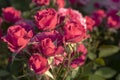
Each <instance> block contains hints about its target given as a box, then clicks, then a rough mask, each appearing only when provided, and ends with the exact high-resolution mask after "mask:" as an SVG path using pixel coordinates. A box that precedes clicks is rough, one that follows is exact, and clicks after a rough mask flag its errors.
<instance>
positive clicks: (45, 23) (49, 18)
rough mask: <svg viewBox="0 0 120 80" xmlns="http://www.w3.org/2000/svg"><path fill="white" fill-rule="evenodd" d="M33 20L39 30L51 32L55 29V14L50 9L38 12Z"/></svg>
mask: <svg viewBox="0 0 120 80" xmlns="http://www.w3.org/2000/svg"><path fill="white" fill-rule="evenodd" d="M34 18H35V23H36V25H37V27H38V28H39V29H40V30H52V29H54V28H55V27H56V24H57V12H56V11H55V10H54V9H52V8H49V9H45V10H41V11H38V12H37V13H36V15H35V16H34Z"/></svg>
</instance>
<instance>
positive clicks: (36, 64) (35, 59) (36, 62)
mask: <svg viewBox="0 0 120 80" xmlns="http://www.w3.org/2000/svg"><path fill="white" fill-rule="evenodd" d="M29 66H30V68H31V69H32V70H33V71H34V72H35V73H36V74H43V73H45V72H46V71H47V70H48V69H49V65H48V61H47V59H46V58H44V57H42V56H41V55H40V54H38V53H35V54H33V55H32V56H31V57H30V59H29Z"/></svg>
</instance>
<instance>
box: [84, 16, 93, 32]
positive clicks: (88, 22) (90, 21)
mask: <svg viewBox="0 0 120 80" xmlns="http://www.w3.org/2000/svg"><path fill="white" fill-rule="evenodd" d="M85 18H86V25H87V29H88V30H90V31H92V28H93V25H94V24H95V21H94V20H93V19H92V18H91V17H89V16H85Z"/></svg>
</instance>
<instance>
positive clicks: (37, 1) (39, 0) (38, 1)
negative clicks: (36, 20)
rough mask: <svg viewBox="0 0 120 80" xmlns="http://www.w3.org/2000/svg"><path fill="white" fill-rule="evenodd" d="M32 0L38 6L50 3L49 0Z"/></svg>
mask: <svg viewBox="0 0 120 80" xmlns="http://www.w3.org/2000/svg"><path fill="white" fill-rule="evenodd" d="M32 2H34V3H35V4H37V5H38V6H43V5H46V6H47V5H49V4H50V0H32Z"/></svg>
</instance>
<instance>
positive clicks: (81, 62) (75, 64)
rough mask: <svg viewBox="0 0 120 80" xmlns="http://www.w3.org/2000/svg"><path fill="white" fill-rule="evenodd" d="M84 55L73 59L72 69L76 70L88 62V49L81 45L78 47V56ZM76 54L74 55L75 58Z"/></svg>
mask: <svg viewBox="0 0 120 80" xmlns="http://www.w3.org/2000/svg"><path fill="white" fill-rule="evenodd" d="M80 53H82V54H81V55H80V56H78V57H77V58H75V59H73V60H72V62H71V67H72V68H76V67H78V66H82V65H84V63H85V60H86V56H87V49H86V48H85V46H84V45H83V44H80V45H79V46H78V47H77V54H80ZM75 55H76V54H75V53H74V54H73V56H75Z"/></svg>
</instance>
